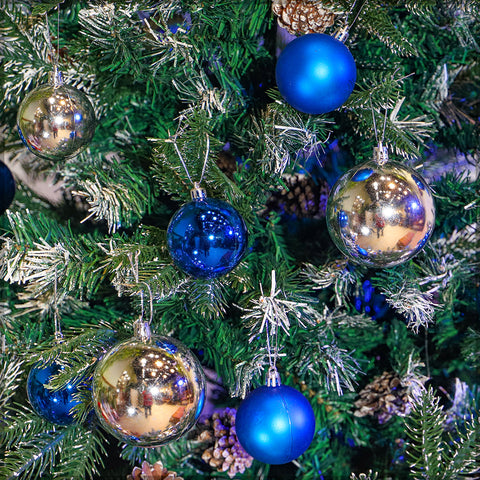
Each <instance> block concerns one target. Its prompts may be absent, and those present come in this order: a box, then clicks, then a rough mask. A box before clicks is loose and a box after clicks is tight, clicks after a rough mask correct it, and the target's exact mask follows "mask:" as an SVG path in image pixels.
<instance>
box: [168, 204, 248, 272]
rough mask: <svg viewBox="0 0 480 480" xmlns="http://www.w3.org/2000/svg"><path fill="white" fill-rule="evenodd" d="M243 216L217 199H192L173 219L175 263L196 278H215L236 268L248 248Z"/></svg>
mask: <svg viewBox="0 0 480 480" xmlns="http://www.w3.org/2000/svg"><path fill="white" fill-rule="evenodd" d="M247 241H248V232H247V227H246V226H245V222H244V221H243V218H242V217H241V216H240V214H239V213H238V212H237V211H236V210H235V209H234V208H233V207H232V206H231V205H230V204H228V203H227V202H224V201H222V200H218V199H215V198H202V199H199V200H193V201H192V202H189V203H187V204H185V205H184V206H183V207H181V208H180V209H179V210H178V211H177V212H176V213H175V214H174V216H173V217H172V219H171V221H170V224H169V225H168V230H167V244H168V249H169V251H170V255H171V256H172V258H173V261H174V262H175V264H176V265H177V266H178V267H179V268H180V269H181V270H183V271H184V272H186V273H188V274H190V275H192V276H194V277H196V278H214V277H218V276H220V275H224V274H226V273H228V272H230V271H231V270H232V269H233V268H235V267H236V266H237V265H238V263H239V262H240V260H241V259H242V257H243V255H244V253H245V249H246V247H247Z"/></svg>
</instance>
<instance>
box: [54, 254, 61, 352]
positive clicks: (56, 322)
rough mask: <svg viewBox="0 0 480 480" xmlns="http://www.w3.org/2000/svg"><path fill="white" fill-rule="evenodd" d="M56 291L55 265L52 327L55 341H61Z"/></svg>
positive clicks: (55, 273) (55, 270) (55, 272)
mask: <svg viewBox="0 0 480 480" xmlns="http://www.w3.org/2000/svg"><path fill="white" fill-rule="evenodd" d="M57 249H58V247H57ZM57 291H58V277H57V265H55V269H54V279H53V328H54V336H55V342H56V343H61V342H62V341H63V333H62V329H61V326H60V319H59V313H58V296H57Z"/></svg>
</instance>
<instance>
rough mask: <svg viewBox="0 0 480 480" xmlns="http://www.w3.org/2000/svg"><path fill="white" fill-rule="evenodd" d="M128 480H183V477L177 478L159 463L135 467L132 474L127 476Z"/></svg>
mask: <svg viewBox="0 0 480 480" xmlns="http://www.w3.org/2000/svg"><path fill="white" fill-rule="evenodd" d="M127 480H183V477H177V474H176V473H175V472H171V471H169V470H167V469H166V468H164V467H163V464H162V462H160V461H158V462H157V463H155V464H154V465H150V464H149V463H148V462H143V463H142V468H139V467H135V468H134V469H133V470H132V474H131V475H127Z"/></svg>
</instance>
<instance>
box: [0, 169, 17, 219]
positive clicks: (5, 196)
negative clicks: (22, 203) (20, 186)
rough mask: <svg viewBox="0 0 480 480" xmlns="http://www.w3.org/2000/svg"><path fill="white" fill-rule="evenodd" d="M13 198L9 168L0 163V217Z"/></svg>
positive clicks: (13, 191)
mask: <svg viewBox="0 0 480 480" xmlns="http://www.w3.org/2000/svg"><path fill="white" fill-rule="evenodd" d="M14 196H15V180H14V179H13V175H12V172H11V171H10V170H9V168H8V167H7V166H6V165H5V164H4V163H3V162H1V161H0V215H2V214H3V213H4V212H5V210H6V209H7V208H8V207H9V206H10V204H11V203H12V200H13V197H14Z"/></svg>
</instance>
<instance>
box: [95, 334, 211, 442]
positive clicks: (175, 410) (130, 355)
mask: <svg viewBox="0 0 480 480" xmlns="http://www.w3.org/2000/svg"><path fill="white" fill-rule="evenodd" d="M92 392H93V401H94V406H95V411H96V414H97V416H98V418H99V420H100V422H101V424H102V425H103V427H104V428H105V429H106V430H107V432H109V433H111V434H112V435H114V436H115V437H117V438H119V439H120V440H122V441H124V442H126V443H128V444H131V445H135V446H141V447H157V446H160V445H164V444H165V443H168V442H171V441H172V440H175V439H177V438H179V437H181V436H182V435H184V434H185V433H186V432H187V431H188V430H190V429H191V428H192V427H193V426H194V425H195V423H196V421H197V419H198V417H199V415H200V413H201V411H202V407H203V403H204V400H205V376H204V373H203V370H202V367H201V365H200V363H199V361H198V360H197V358H196V357H195V356H194V355H193V354H192V353H191V352H190V350H188V349H187V348H186V347H185V346H184V345H183V344H181V343H180V342H179V341H177V340H174V339H172V338H169V337H160V336H155V335H153V336H152V337H151V339H150V340H149V341H148V342H143V341H141V340H138V339H136V338H134V339H130V340H127V341H125V342H122V343H120V344H118V345H116V346H115V347H114V348H113V349H112V350H111V351H110V352H108V353H107V355H105V357H104V358H103V359H102V360H100V362H99V363H98V365H97V368H96V370H95V374H94V376H93V384H92Z"/></svg>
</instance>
